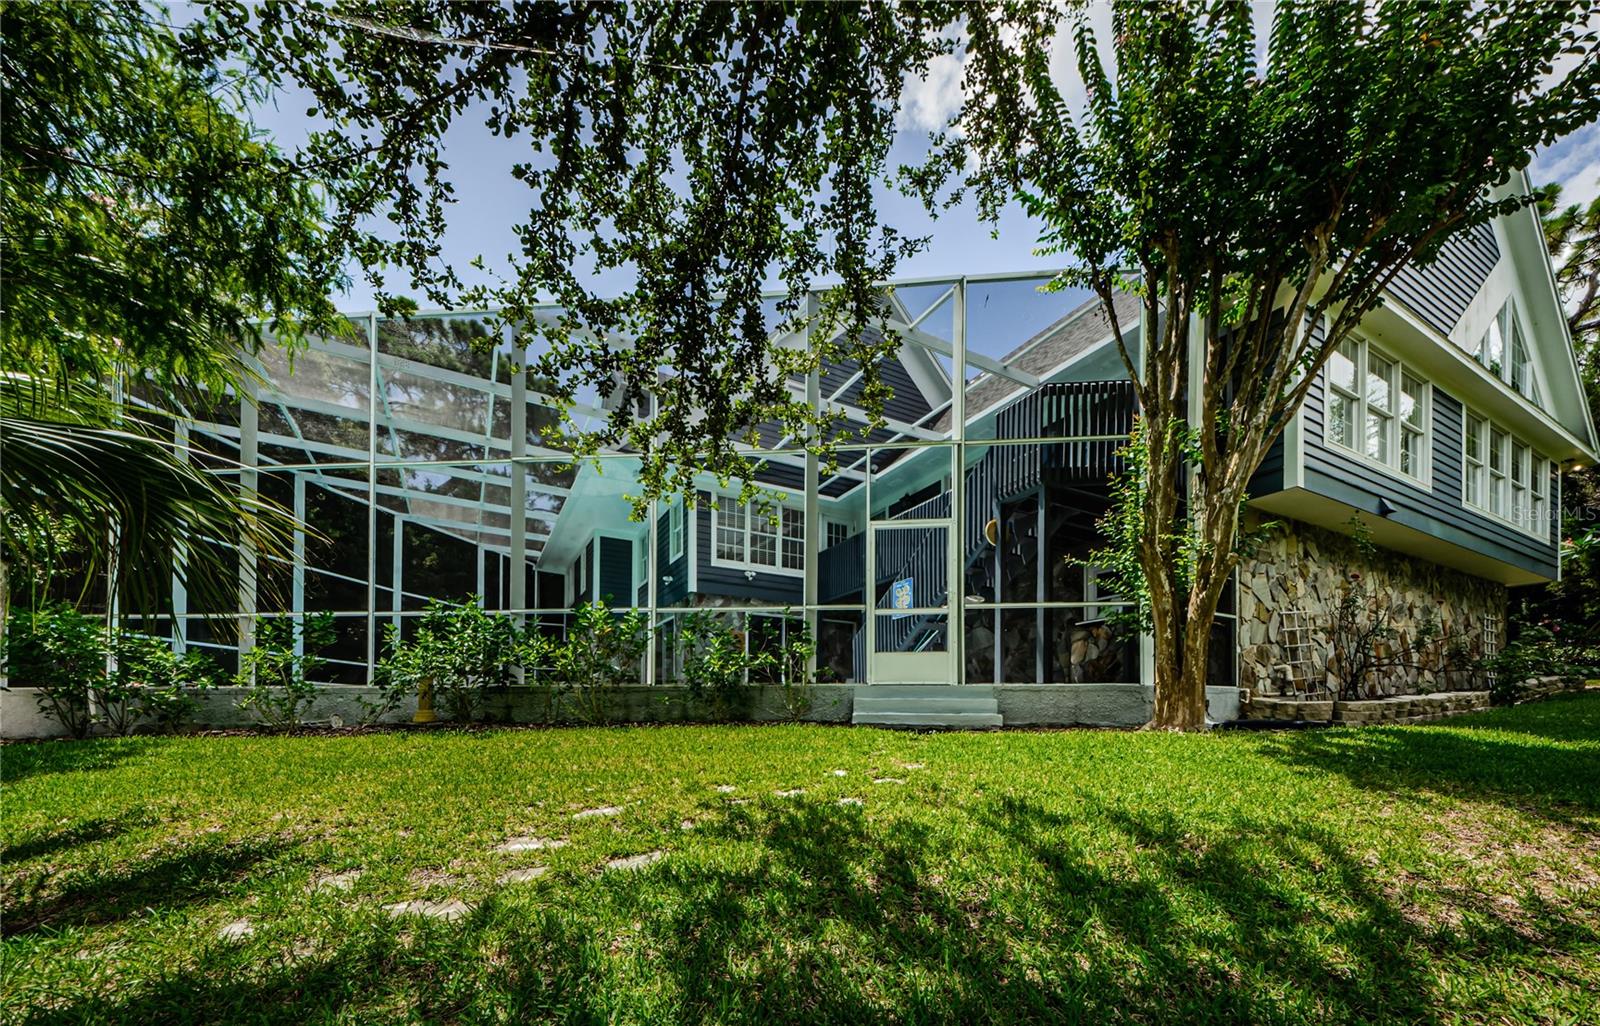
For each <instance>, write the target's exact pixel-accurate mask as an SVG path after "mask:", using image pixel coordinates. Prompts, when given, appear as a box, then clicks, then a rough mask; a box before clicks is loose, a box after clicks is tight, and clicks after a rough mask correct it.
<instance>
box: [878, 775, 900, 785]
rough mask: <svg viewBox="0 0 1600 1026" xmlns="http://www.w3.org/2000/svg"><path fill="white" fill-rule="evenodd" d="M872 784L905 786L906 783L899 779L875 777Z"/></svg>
mask: <svg viewBox="0 0 1600 1026" xmlns="http://www.w3.org/2000/svg"><path fill="white" fill-rule="evenodd" d="M872 782H873V783H874V784H903V783H905V781H904V780H901V779H900V778H899V777H873V778H872Z"/></svg>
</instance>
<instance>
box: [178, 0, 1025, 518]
mask: <svg viewBox="0 0 1600 1026" xmlns="http://www.w3.org/2000/svg"><path fill="white" fill-rule="evenodd" d="M964 13H965V11H964V9H963V8H961V7H960V6H959V5H953V4H923V3H907V4H897V5H885V4H866V3H839V4H768V3H742V4H590V3H572V4H535V3H514V4H492V5H491V4H458V3H422V4H417V3H409V2H408V3H397V2H394V3H392V2H380V3H371V4H363V5H360V6H359V7H353V6H350V5H339V4H321V3H311V4H292V5H291V4H283V3H267V4H262V5H254V4H251V5H246V4H242V3H233V4H219V5H213V6H211V7H208V8H207V11H206V17H205V19H204V20H203V21H202V22H201V23H198V24H196V25H195V26H193V27H192V28H191V29H190V31H189V32H188V33H187V35H186V43H187V45H188V46H189V48H190V52H191V54H192V56H193V57H194V59H195V60H197V61H198V62H200V63H201V64H202V65H211V64H216V63H226V62H238V63H241V64H242V65H243V66H247V67H249V68H250V69H251V71H252V73H254V74H258V75H259V76H261V78H262V79H263V81H267V82H270V83H272V84H274V85H275V86H280V87H285V88H287V87H293V88H297V89H301V90H304V91H305V92H306V94H307V95H309V96H311V97H312V101H311V105H310V108H309V109H308V111H307V114H308V115H310V116H314V117H316V118H319V119H321V123H322V125H323V126H324V127H321V128H319V129H317V130H315V131H313V132H312V133H311V135H310V138H309V141H308V143H307V145H306V146H305V147H304V149H303V151H302V152H301V153H299V154H298V155H297V160H299V161H300V163H301V165H302V166H303V167H305V168H307V169H308V170H311V171H314V172H315V173H316V174H317V175H318V176H319V177H320V178H321V179H322V180H323V182H324V184H325V188H326V190H327V196H328V200H329V204H330V208H331V214H332V225H333V232H334V235H335V237H337V238H338V239H339V240H340V242H341V243H342V244H343V245H345V246H347V247H348V248H349V249H350V251H351V252H353V253H354V254H355V255H356V256H357V257H358V258H359V260H360V262H361V264H362V266H363V267H364V268H366V269H367V271H368V273H369V274H371V276H372V281H373V283H374V285H375V287H377V288H378V289H379V291H380V295H382V296H383V298H384V301H385V302H386V303H388V304H391V305H393V304H394V303H395V300H396V296H395V295H394V294H392V293H391V292H387V291H384V289H385V282H386V278H385V272H386V271H392V270H394V269H396V268H398V269H403V271H404V272H405V276H406V277H407V279H408V283H409V285H410V286H411V287H412V288H414V289H416V290H418V291H420V292H421V293H422V294H423V295H425V296H426V297H427V298H428V299H429V300H430V301H431V302H434V303H438V304H446V303H450V302H460V301H465V302H468V303H471V304H479V303H481V304H487V305H492V306H495V307H498V308H500V309H501V310H502V316H503V317H504V318H505V320H506V321H507V322H509V323H511V324H513V325H516V326H519V327H520V328H522V329H524V330H527V331H529V332H530V333H537V334H540V335H542V336H543V337H544V338H545V339H546V340H547V345H544V346H541V347H540V348H539V352H540V353H541V354H542V355H541V357H540V359H539V362H538V363H537V364H536V367H535V369H536V370H537V372H538V373H540V374H541V375H543V376H544V377H546V378H548V379H550V380H552V381H554V382H558V383H559V397H561V398H565V399H568V400H570V399H571V398H572V396H573V395H574V393H575V392H577V391H578V390H579V389H581V388H584V387H586V386H587V387H590V388H593V389H595V390H597V391H598V392H599V393H600V394H601V395H603V396H612V397H613V398H614V399H617V400H618V402H617V404H616V409H617V410H618V414H617V416H615V417H614V418H613V419H612V421H611V423H610V424H609V426H608V427H607V428H606V429H605V430H604V431H602V432H601V433H600V434H599V435H598V436H594V437H591V438H589V439H587V441H588V443H589V445H590V446H591V447H592V446H594V445H598V444H602V443H603V444H612V445H617V444H626V445H628V446H629V447H631V448H633V449H635V450H637V451H639V452H641V453H642V454H643V459H644V461H645V466H644V470H643V472H642V476H643V480H644V485H645V488H646V489H647V490H648V491H650V492H652V493H653V492H656V491H660V490H664V489H673V488H676V487H681V486H683V485H686V484H687V483H688V481H689V478H690V475H692V473H693V471H694V469H695V468H704V469H710V470H713V471H715V472H717V473H719V474H723V475H727V476H748V474H747V473H745V472H747V471H748V470H749V463H748V461H747V460H746V458H745V457H743V456H741V455H740V454H739V453H738V452H737V451H736V450H735V449H734V447H733V446H731V445H730V444H729V443H730V439H742V438H744V437H745V436H747V435H748V433H749V432H750V430H751V429H752V428H754V426H755V425H756V424H758V423H761V422H763V421H768V422H779V423H782V424H783V425H784V427H785V429H786V430H787V432H788V433H789V434H790V435H791V436H793V437H799V438H803V437H805V436H806V432H807V429H808V427H809V428H817V429H819V430H820V429H821V428H822V427H823V426H825V425H826V424H827V423H828V422H830V420H831V419H832V418H830V417H829V415H828V414H825V413H824V412H822V411H818V410H815V409H813V408H811V407H809V406H807V405H806V404H805V403H804V402H803V401H801V400H800V398H799V397H797V396H796V395H795V394H794V392H793V391H792V389H791V387H790V386H789V383H788V381H787V378H788V377H789V376H790V375H792V374H799V373H803V372H805V371H806V370H808V369H810V368H813V367H815V366H817V365H818V364H819V362H820V361H823V360H829V359H857V360H859V361H860V362H861V363H862V364H863V366H864V367H865V369H866V376H867V381H868V385H867V390H866V395H865V402H866V404H867V405H868V406H869V407H875V405H876V404H877V403H878V402H881V399H882V398H883V395H884V388H883V386H882V385H881V383H880V382H879V381H878V375H877V359H876V357H877V356H878V355H879V353H880V352H881V344H880V343H877V342H875V341H874V339H875V338H876V336H875V335H873V334H872V333H869V332H867V331H866V330H865V329H866V327H867V326H868V325H869V324H871V323H872V322H873V321H874V320H876V319H877V318H878V317H879V316H880V314H881V300H880V296H879V294H878V292H877V290H875V289H874V288H873V284H874V283H875V282H877V281H880V280H882V279H883V278H885V277H887V276H888V275H889V274H890V273H891V272H892V270H893V268H894V267H895V264H896V262H897V261H898V260H899V259H901V258H903V257H904V256H905V255H906V254H908V253H910V252H912V251H914V250H915V249H916V248H917V247H918V246H919V245H920V244H921V240H918V239H912V238H907V237H905V236H903V235H901V234H900V233H898V232H896V231H895V230H894V229H893V228H892V227H891V226H888V225H886V224H884V223H883V222H882V219H881V218H880V217H879V211H878V208H877V203H876V200H875V197H874V189H875V188H876V187H877V186H878V185H879V184H880V182H881V181H882V179H883V178H884V177H885V176H886V175H887V174H888V173H889V172H890V170H891V168H890V166H889V163H888V160H889V152H890V147H891V144H892V142H893V140H894V136H895V126H896V118H897V115H898V112H899V109H900V102H901V100H900V98H901V93H902V89H903V85H904V82H905V80H906V78H907V76H913V75H919V74H925V72H926V68H927V65H928V63H929V61H930V60H931V59H933V58H934V57H935V56H937V55H939V54H944V53H949V52H951V51H952V50H953V49H954V47H955V46H956V42H957V34H958V29H959V22H960V19H961V17H962V16H963V15H964ZM993 13H994V17H995V18H996V19H998V20H999V22H1001V23H1005V22H1008V21H1014V20H1019V19H1022V18H1023V17H1025V16H1026V17H1032V16H1033V13H1032V12H1031V11H1029V10H1027V9H1025V8H1019V10H1018V12H1017V13H1016V14H1013V13H1011V12H1008V11H1006V10H1003V9H997V10H996V11H995V12H993ZM473 122H478V123H479V124H478V126H477V128H478V130H479V131H486V132H488V133H491V134H492V135H493V136H495V137H498V138H504V139H506V140H508V141H509V142H510V143H520V144H521V145H522V146H524V147H525V157H524V158H523V159H522V160H520V161H519V162H518V163H517V164H516V166H515V170H514V173H515V175H516V176H517V178H518V179H520V180H521V181H522V182H523V183H525V184H526V186H527V188H528V193H527V197H528V202H527V206H526V208H525V209H519V210H518V211H517V212H516V214H515V215H514V216H515V223H516V229H515V230H516V236H517V239H518V243H519V248H518V251H517V252H514V253H512V254H509V255H508V257H507V260H506V263H505V268H506V271H505V273H504V275H503V276H502V277H501V278H499V279H498V280H496V281H495V282H494V283H493V284H490V285H488V286H485V287H479V288H473V289H463V288H462V282H461V276H460V269H459V268H457V267H455V266H453V265H451V264H450V263H449V262H448V261H446V260H445V259H444V258H443V254H442V253H441V250H440V241H439V240H440V237H441V235H442V229H443V228H444V226H445V225H446V223H447V219H448V216H449V204H450V202H451V200H452V198H453V196H454V192H455V182H454V180H453V178H452V175H453V173H454V171H453V169H452V167H451V165H450V156H449V153H448V152H447V150H446V148H445V146H444V144H443V140H444V136H445V134H446V133H447V132H448V131H449V130H450V129H451V128H452V127H453V126H456V125H457V124H461V123H466V124H469V125H470V124H472V123H473ZM487 256H489V257H490V258H491V259H493V258H496V257H497V256H498V255H496V254H488V255H487ZM607 271H619V272H621V273H622V274H623V275H624V276H625V277H626V278H627V280H628V281H629V282H630V284H629V285H628V286H627V287H626V288H625V289H623V290H622V292H621V293H620V294H618V295H606V294H604V293H603V290H602V288H601V286H600V284H599V281H600V279H599V278H598V277H597V275H599V274H600V273H601V272H607ZM829 278H832V279H837V280H838V281H839V282H841V283H842V284H841V285H840V286H839V287H838V288H837V289H833V290H830V291H829V292H828V294H827V297H826V300H825V302H824V310H823V318H822V319H823V321H824V322H826V323H827V324H828V325H829V326H830V328H833V329H836V330H837V334H835V331H833V330H824V331H820V332H819V333H817V334H814V335H813V344H812V345H811V347H809V348H806V347H796V346H793V345H785V344H781V342H780V341H779V340H781V338H782V336H783V335H784V334H785V332H786V329H787V328H792V327H794V326H796V325H797V324H798V319H799V316H800V314H801V311H800V310H799V304H800V302H801V296H803V295H804V294H805V292H806V291H807V290H808V289H811V288H814V287H815V285H816V283H817V282H818V281H820V280H825V279H829ZM774 280H777V281H779V282H781V283H782V284H783V285H784V286H785V288H786V289H787V291H788V293H789V295H788V296H787V297H786V298H784V299H782V300H775V299H773V298H770V297H769V296H766V295H764V294H763V289H764V288H766V287H767V286H768V283H769V282H772V281H774ZM540 302H551V303H555V304H559V307H560V313H559V315H556V316H542V315H541V312H540V311H539V310H538V309H537V304H539V303H540ZM663 371H668V372H669V373H665V374H663V373H662V372H663ZM647 387H648V388H649V389H650V391H651V392H652V393H653V396H654V411H655V412H654V413H653V414H652V415H650V416H648V417H645V418H643V419H638V418H636V417H635V416H634V412H635V410H636V409H637V403H636V402H635V400H636V399H638V398H640V396H641V394H642V391H643V390H644V389H645V388H647ZM619 391H620V394H614V393H617V392H619Z"/></svg>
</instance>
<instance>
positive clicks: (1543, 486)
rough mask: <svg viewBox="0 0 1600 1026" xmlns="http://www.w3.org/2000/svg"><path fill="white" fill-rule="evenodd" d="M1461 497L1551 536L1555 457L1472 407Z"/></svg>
mask: <svg viewBox="0 0 1600 1026" xmlns="http://www.w3.org/2000/svg"><path fill="white" fill-rule="evenodd" d="M1462 436H1463V437H1462V444H1461V457H1462V470H1461V500H1462V501H1463V502H1464V503H1466V504H1467V505H1468V506H1471V507H1472V508H1473V509H1476V510H1477V511H1479V512H1480V513H1487V514H1488V515H1489V516H1492V517H1495V518H1496V519H1499V520H1504V521H1505V522H1506V523H1508V524H1512V525H1514V526H1516V527H1518V528H1521V529H1522V530H1524V531H1527V532H1528V533H1529V534H1532V535H1534V536H1536V537H1539V538H1546V537H1549V534H1550V513H1551V505H1550V472H1551V466H1550V461H1549V460H1547V459H1545V458H1544V457H1543V456H1540V455H1539V454H1538V453H1537V452H1535V451H1534V449H1533V447H1532V446H1530V445H1528V444H1527V443H1526V442H1523V441H1521V440H1520V439H1518V438H1517V437H1516V436H1515V435H1513V434H1512V433H1511V432H1509V431H1507V430H1506V429H1504V428H1502V427H1501V426H1500V425H1498V424H1496V423H1494V422H1493V421H1491V420H1489V419H1488V418H1487V417H1482V416H1479V415H1478V414H1476V413H1473V412H1472V411H1471V410H1468V411H1467V412H1466V416H1465V420H1464V422H1463V428H1462Z"/></svg>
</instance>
